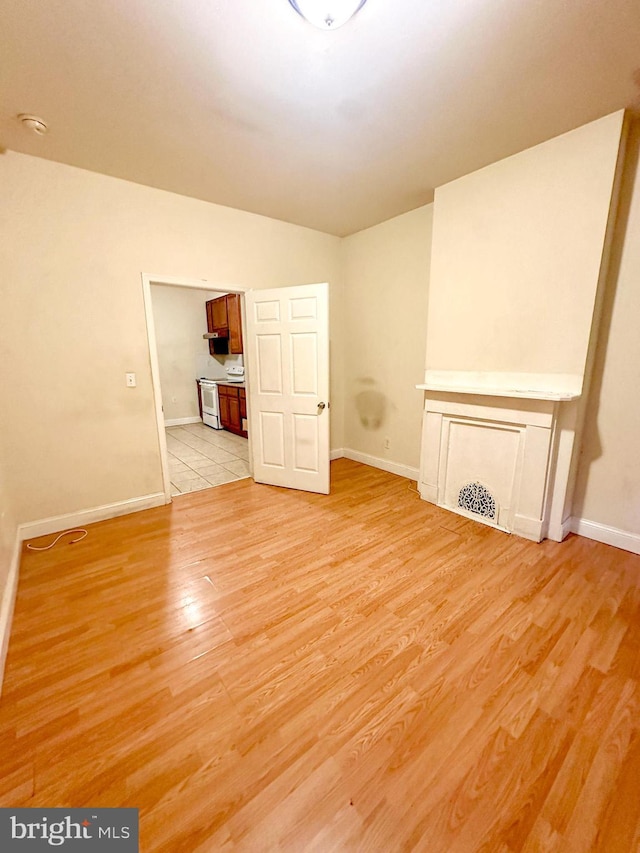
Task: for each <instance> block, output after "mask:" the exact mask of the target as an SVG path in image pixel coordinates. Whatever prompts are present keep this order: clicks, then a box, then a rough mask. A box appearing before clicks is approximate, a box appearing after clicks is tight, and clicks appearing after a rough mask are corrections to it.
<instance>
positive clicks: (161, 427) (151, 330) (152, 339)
mask: <svg viewBox="0 0 640 853" xmlns="http://www.w3.org/2000/svg"><path fill="white" fill-rule="evenodd" d="M141 276H142V299H143V303H144V315H145V320H146V324H147V343H148V346H149V361H150V364H151V385H152V387H153V400H154V405H155V410H156V429H157V432H158V445H159V447H160V463H161V465H162V484H163V487H164V497H165V501H164V502H165V503H171V476H170V474H169V454H168V452H167V437H166V434H165V422H164V414H163V411H162V389H161V386H160V364H159V362H158V345H157V342H156V328H155V323H154V320H153V303H152V300H151V285H152V284H168V285H172V286H173V287H185V288H191V289H192V290H209V291H219V292H221V293H246V292H247V291H248V290H250V288H249V287H246V286H245V285H241V284H228V283H226V282H213V281H208V280H207V279H205V278H203V279H196V278H175V276H170V275H151V274H150V273H144V272H143V273H142V274H141ZM242 314H243V320H242V331H243V333H244V331H245V328H244V311H243V312H242ZM245 340H246V337H245ZM247 417H248V418H249V421H250V415H249V412H247ZM198 420H199V419H198ZM193 423H197V421H193ZM249 427H251V423H250V422H249ZM251 432H252V430H251V428H250V429H249V435H251ZM250 458H251V454H250ZM252 464H253V463H252V462H250V463H249V465H250V466H252Z"/></svg>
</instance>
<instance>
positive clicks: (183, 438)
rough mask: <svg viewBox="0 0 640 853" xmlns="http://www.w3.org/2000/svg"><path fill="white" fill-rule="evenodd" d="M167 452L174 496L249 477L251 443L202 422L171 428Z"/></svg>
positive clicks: (168, 430) (168, 435)
mask: <svg viewBox="0 0 640 853" xmlns="http://www.w3.org/2000/svg"><path fill="white" fill-rule="evenodd" d="M166 435H167V451H168V455H169V475H170V480H171V495H172V496H173V497H175V496H177V495H181V494H185V493H187V492H197V491H200V490H201V489H210V488H211V487H212V486H221V485H222V484H223V483H230V482H232V481H233V480H242V479H243V478H244V477H249V476H250V471H249V442H248V440H247V439H246V438H242V436H239V435H234V434H233V433H230V432H227V431H226V430H215V429H211V427H208V426H205V425H204V424H202V423H196V424H185V425H184V426H174V427H168V428H167V429H166Z"/></svg>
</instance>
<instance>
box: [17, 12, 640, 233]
mask: <svg viewBox="0 0 640 853" xmlns="http://www.w3.org/2000/svg"><path fill="white" fill-rule="evenodd" d="M0 20H1V21H2V24H1V35H0V38H1V43H0V80H1V81H2V91H1V92H0V145H2V146H3V147H5V148H11V149H14V150H16V151H22V152H26V153H28V154H34V155H36V156H39V157H46V158H48V159H51V160H57V161H60V162H63V163H70V164H73V165H76V166H81V167H83V168H85V169H90V170H92V171H96V172H103V173H104V174H107V175H115V176H117V177H120V178H126V179H128V180H130V181H135V182H138V183H141V184H148V185H150V186H154V187H161V188H163V189H167V190H171V191H173V192H177V193H182V194H184V195H189V196H194V197H196V198H201V199H206V200H208V201H212V202H217V203H219V204H223V205H228V206H231V207H236V208H241V209H243V210H249V211H253V212H255V213H261V214H265V215H266V216H272V217H275V218H277V219H283V220H286V221H288V222H295V223H298V224H300V225H306V226H308V227H311V228H316V229H319V230H321V231H327V232H329V233H332V234H338V235H345V234H350V233H353V232H355V231H358V230H360V229H362V228H366V227H368V226H370V225H373V224H375V223H378V222H381V221H383V220H385V219H389V218H390V217H392V216H395V215H397V214H399V213H402V212H405V211H407V210H411V209H413V208H415V207H418V206H420V205H422V204H425V203H427V202H429V201H430V200H431V199H432V198H433V190H434V188H435V187H437V186H439V185H441V184H443V183H446V182H447V181H450V180H452V179H454V178H456V177H459V176H460V175H464V174H467V173H468V172H471V171H473V170H474V169H477V168H479V167H481V166H483V165H486V164H488V163H492V162H494V161H496V160H499V159H500V158H502V157H505V156H507V155H509V154H513V153H515V152H517V151H520V150H522V149H524V148H527V147H529V146H531V145H535V144H537V143H538V142H541V141H543V140H545V139H549V138H551V137H552V136H556V135H558V134H560V133H563V132H565V131H567V130H570V129H572V128H574V127H578V126H579V125H581V124H585V123H586V122H588V121H591V120H593V119H596V118H599V117H600V116H603V115H606V114H608V113H610V112H613V111H614V110H618V109H620V108H622V107H630V108H636V109H637V108H638V107H640V97H639V91H640V70H639V69H640V4H639V3H638V0H368V2H367V4H366V5H365V6H364V7H363V9H362V10H361V11H360V12H359V13H358V15H357V16H356V17H355V18H353V19H352V20H351V21H350V22H349V23H348V24H346V25H345V26H344V27H343V28H341V29H339V30H336V31H334V32H323V31H321V30H317V29H315V28H313V27H311V26H310V25H309V24H307V23H306V22H305V21H304V20H303V19H302V18H301V17H300V16H299V15H297V14H296V12H295V11H294V10H293V9H292V8H291V6H290V5H289V3H288V2H287V0H0ZM25 112H26V113H35V114H36V115H41V116H42V117H43V118H45V119H46V121H47V122H48V123H49V126H50V132H49V134H48V135H47V136H46V137H43V138H38V137H36V136H34V135H30V134H29V133H28V132H27V131H25V130H24V129H23V128H22V127H21V126H20V125H19V123H18V121H17V119H16V116H17V114H18V113H25Z"/></svg>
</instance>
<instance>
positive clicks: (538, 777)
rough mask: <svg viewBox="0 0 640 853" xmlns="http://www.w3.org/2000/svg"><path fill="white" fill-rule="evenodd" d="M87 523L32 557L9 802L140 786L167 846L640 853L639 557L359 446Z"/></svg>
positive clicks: (6, 702) (125, 791) (2, 716)
mask: <svg viewBox="0 0 640 853" xmlns="http://www.w3.org/2000/svg"><path fill="white" fill-rule="evenodd" d="M88 530H89V535H88V536H87V537H86V539H84V540H83V541H82V542H79V543H76V544H73V545H70V544H68V542H66V541H64V540H63V541H61V542H60V543H59V544H58V546H56V547H55V548H54V549H52V550H51V551H43V552H32V551H27V550H25V551H24V553H23V559H22V564H21V571H20V584H19V590H18V598H17V603H16V610H15V618H14V625H13V631H12V636H11V642H10V646H9V653H8V658H7V668H6V676H5V685H4V692H3V696H2V698H1V700H0V753H1V756H2V762H1V764H0V805H2V806H8V805H13V806H24V805H30V806H80V805H94V806H107V805H111V806H135V807H138V808H139V809H140V824H141V849H142V850H143V851H153V853H156V851H159V853H164V852H165V851H166V853H180V851H185V853H186V851H188V853H208V851H214V850H216V851H217V850H225V851H245V850H246V851H263V850H265V851H271V850H273V851H292V853H294V852H295V851H305V853H306V851H322V853H326V851H331V850H336V851H343V850H354V851H360V850H361V851H365V850H366V851H384V853H389V851H400V850H411V851H413V850H415V851H422V850H424V851H428V853H437V851H440V850H442V851H447V853H455V851H458V853H481V851H486V853H530V851H563V853H566V851H571V853H587V851H590V850H598V851H603V853H604V851H606V853H609V851H612V853H626V851H629V853H631V851H633V852H634V853H637V851H638V845H639V843H640V806H639V805H638V803H639V802H640V801H639V799H638V796H637V793H638V788H637V779H638V774H639V773H640V746H639V744H640V686H639V680H640V557H638V556H636V555H631V554H627V553H625V552H622V551H619V550H617V549H615V548H611V547H608V546H606V545H602V544H599V543H595V542H591V541H588V540H586V539H583V538H580V537H577V536H570V537H569V538H568V539H567V540H566V541H565V542H563V543H560V544H559V543H554V542H549V541H546V542H543V543H541V544H539V545H536V544H534V543H531V542H527V541H525V540H523V539H520V538H517V537H513V536H509V535H506V534H504V533H502V532H500V531H497V530H493V529H491V528H489V527H487V526H485V525H481V524H477V523H474V522H472V521H470V520H469V519H466V518H462V517H460V516H456V515H454V514H451V513H448V512H445V511H444V510H441V509H439V508H437V507H434V506H433V505H431V504H427V503H425V502H423V501H421V500H420V499H419V497H418V495H417V494H416V493H415V490H412V489H410V488H409V487H408V482H407V481H406V480H404V479H402V478H400V477H396V476H394V475H392V474H388V473H385V472H382V471H379V470H376V469H373V468H369V467H367V466H364V465H361V464H359V463H356V462H352V461H348V460H344V459H342V460H337V461H336V462H334V463H332V491H331V494H330V495H329V496H324V495H313V494H308V493H301V492H295V491H291V490H287V489H278V488H275V487H269V486H263V485H258V484H256V483H254V482H252V481H251V480H241V481H237V482H234V483H229V484H227V485H225V486H221V487H219V488H217V489H213V490H209V491H204V492H196V493H192V494H189V495H183V496H179V497H178V498H176V499H175V501H174V503H173V504H172V505H171V506H168V507H160V508H157V509H153V510H148V511H146V512H141V513H136V514H134V515H131V516H123V517H120V518H116V519H112V520H110V521H105V522H102V523H100V524H95V525H91V526H90V527H89V528H88ZM43 541H47V540H46V539H44V540H43Z"/></svg>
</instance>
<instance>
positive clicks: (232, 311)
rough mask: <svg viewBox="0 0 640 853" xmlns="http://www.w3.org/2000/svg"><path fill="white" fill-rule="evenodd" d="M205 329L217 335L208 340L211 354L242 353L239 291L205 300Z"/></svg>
mask: <svg viewBox="0 0 640 853" xmlns="http://www.w3.org/2000/svg"><path fill="white" fill-rule="evenodd" d="M207 329H208V331H209V332H210V333H212V334H217V335H218V338H212V339H210V340H209V352H210V353H211V355H226V354H227V353H232V354H233V355H241V354H242V352H243V350H242V311H241V306H240V294H239V293H228V294H227V295H226V296H219V297H218V298H217V299H210V300H209V301H208V302H207Z"/></svg>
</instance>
